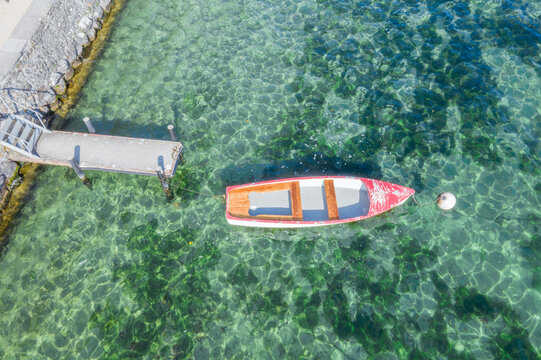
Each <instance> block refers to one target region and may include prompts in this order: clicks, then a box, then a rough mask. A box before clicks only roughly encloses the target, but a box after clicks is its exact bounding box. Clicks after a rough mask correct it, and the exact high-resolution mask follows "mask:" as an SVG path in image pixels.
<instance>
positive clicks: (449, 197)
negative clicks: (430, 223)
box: [436, 192, 456, 210]
mask: <svg viewBox="0 0 541 360" xmlns="http://www.w3.org/2000/svg"><path fill="white" fill-rule="evenodd" d="M436 201H437V202H438V206H439V207H440V208H441V209H443V210H451V209H452V208H454V207H455V205H456V197H455V196H454V195H453V194H451V193H450V192H444V193H441V194H439V195H438V198H437V199H436Z"/></svg>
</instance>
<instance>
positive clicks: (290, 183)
mask: <svg viewBox="0 0 541 360" xmlns="http://www.w3.org/2000/svg"><path fill="white" fill-rule="evenodd" d="M414 193H415V190H413V189H410V188H407V187H404V186H400V185H395V184H390V183H387V182H384V181H379V180H372V179H364V178H356V177H347V176H315V177H303V178H292V179H282V180H272V181H262V182H257V183H251V184H244V185H235V186H229V187H227V190H226V210H225V217H226V219H227V222H229V223H230V224H232V225H240V226H251V227H266V228H298V227H311V226H324V225H334V224H342V223H347V222H353V221H359V220H363V219H367V218H369V217H372V216H376V215H379V214H381V213H382V212H385V211H387V210H390V209H392V208H394V207H396V206H399V205H402V204H403V203H404V202H405V201H406V200H407V199H408V198H409V197H410V196H411V195H413V194H414Z"/></svg>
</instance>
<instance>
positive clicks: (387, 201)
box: [363, 179, 415, 217]
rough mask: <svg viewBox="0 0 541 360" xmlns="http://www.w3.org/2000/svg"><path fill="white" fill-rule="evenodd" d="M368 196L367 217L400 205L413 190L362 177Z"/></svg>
mask: <svg viewBox="0 0 541 360" xmlns="http://www.w3.org/2000/svg"><path fill="white" fill-rule="evenodd" d="M363 181H364V183H365V186H366V189H367V190H368V194H369V196H370V211H369V213H368V217H370V216H375V215H378V214H381V213H382V212H385V211H387V210H390V209H392V208H394V207H397V206H399V205H402V204H403V203H404V201H406V200H407V199H408V198H409V197H410V196H411V195H413V194H414V193H415V190H413V189H410V188H407V187H405V186H401V185H396V184H391V183H388V182H385V181H380V180H371V179H363Z"/></svg>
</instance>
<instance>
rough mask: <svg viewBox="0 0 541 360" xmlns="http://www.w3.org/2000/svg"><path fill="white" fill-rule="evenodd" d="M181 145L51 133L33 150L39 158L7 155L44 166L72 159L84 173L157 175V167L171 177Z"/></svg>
mask: <svg viewBox="0 0 541 360" xmlns="http://www.w3.org/2000/svg"><path fill="white" fill-rule="evenodd" d="M181 151H182V143H180V142H178V141H177V142H175V141H164V140H151V139H139V138H130V137H121V136H110V135H97V134H86V133H75V132H66V131H53V132H51V133H43V134H42V135H41V137H40V139H39V141H38V143H37V145H36V148H35V149H34V152H35V153H36V154H37V155H38V156H39V157H40V158H39V159H35V158H28V157H25V156H24V155H21V154H18V153H15V152H10V153H9V159H10V160H13V161H21V162H33V163H39V164H47V165H61V166H70V163H69V160H71V159H74V160H75V161H76V162H77V163H78V164H79V166H80V168H81V169H83V170H101V171H112V172H121V173H127V174H137V175H152V176H156V168H157V167H160V168H162V170H163V173H164V174H165V176H167V177H171V176H173V175H174V173H175V170H176V167H177V163H178V159H179V157H180V153H181Z"/></svg>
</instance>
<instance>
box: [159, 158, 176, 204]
mask: <svg viewBox="0 0 541 360" xmlns="http://www.w3.org/2000/svg"><path fill="white" fill-rule="evenodd" d="M156 173H157V174H158V179H159V180H160V183H161V184H162V189H163V192H164V193H165V197H166V198H167V200H171V199H172V198H173V193H172V192H171V188H170V186H169V183H168V182H167V178H166V177H165V174H164V173H163V170H162V168H161V167H159V166H158V169H157V170H156Z"/></svg>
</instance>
